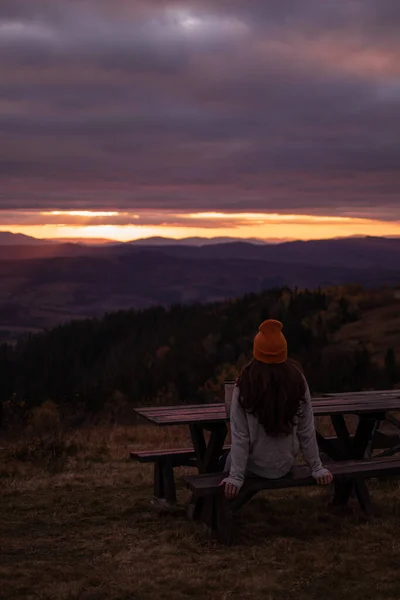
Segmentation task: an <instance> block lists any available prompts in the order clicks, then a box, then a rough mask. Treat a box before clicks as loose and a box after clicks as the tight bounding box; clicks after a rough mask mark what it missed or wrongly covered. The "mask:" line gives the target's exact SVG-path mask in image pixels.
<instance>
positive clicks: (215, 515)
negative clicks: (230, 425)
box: [185, 457, 400, 545]
mask: <svg viewBox="0 0 400 600" xmlns="http://www.w3.org/2000/svg"><path fill="white" fill-rule="evenodd" d="M329 468H330V470H331V472H332V475H333V476H334V484H335V485H336V486H337V485H340V484H350V485H354V483H355V482H356V483H357V484H358V485H360V483H364V482H365V480H366V479H370V478H372V477H380V476H382V475H384V476H386V477H388V476H395V475H399V474H400V458H398V457H384V458H373V459H372V460H366V461H355V460H352V461H341V462H335V463H331V464H330V465H329ZM227 476H228V473H207V474H205V475H195V476H192V477H185V481H186V483H187V485H188V487H189V489H190V490H191V491H192V492H193V494H194V496H195V497H196V498H197V499H200V500H202V506H201V513H200V519H201V521H202V522H203V523H205V525H206V526H207V528H208V529H209V531H210V533H211V534H212V535H213V536H215V537H216V538H217V540H218V541H220V542H221V543H223V544H227V545H230V544H231V543H232V541H233V539H234V533H235V530H234V518H233V517H234V513H235V512H236V511H237V510H238V509H239V508H241V507H242V506H243V505H244V504H246V503H247V502H249V500H251V499H252V498H253V496H254V495H255V494H257V492H260V491H264V490H278V489H282V488H291V487H300V486H309V485H316V481H315V479H314V478H313V477H312V476H311V473H310V471H309V469H308V468H307V467H305V466H295V467H293V469H292V470H291V472H290V473H289V474H288V475H286V476H285V477H281V478H280V479H264V478H262V477H248V478H247V479H246V481H245V483H244V485H243V487H242V488H241V490H240V492H239V495H238V496H237V497H236V498H235V499H234V500H226V499H225V496H224V489H223V487H221V485H220V484H221V482H222V480H223V479H224V478H225V477H227ZM357 496H358V500H359V502H360V505H361V508H362V509H363V511H364V512H365V513H366V514H367V515H368V516H372V515H373V507H372V504H371V501H370V498H369V495H365V494H359V493H357Z"/></svg>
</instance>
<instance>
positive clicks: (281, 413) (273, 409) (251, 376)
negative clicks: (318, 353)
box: [237, 359, 306, 436]
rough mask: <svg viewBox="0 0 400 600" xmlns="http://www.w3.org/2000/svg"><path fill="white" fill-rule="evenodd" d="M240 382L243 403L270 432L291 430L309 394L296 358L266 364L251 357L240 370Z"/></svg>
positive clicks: (238, 381) (267, 431)
mask: <svg viewBox="0 0 400 600" xmlns="http://www.w3.org/2000/svg"><path fill="white" fill-rule="evenodd" d="M237 385H238V386H239V389H240V398H239V403H240V405H241V406H242V408H243V409H244V410H245V411H246V412H249V413H252V414H253V415H255V416H256V417H257V419H258V421H259V422H260V423H261V425H262V426H263V427H264V429H265V431H266V433H267V434H269V435H273V436H279V435H289V434H290V433H291V431H292V429H293V424H294V418H295V417H296V415H297V414H298V412H299V409H300V405H301V404H302V402H304V399H305V394H306V382H305V379H304V375H303V371H302V369H301V367H300V365H299V364H298V363H297V362H295V361H294V360H291V359H287V360H286V361H285V362H284V363H281V364H266V363H262V362H260V361H258V360H256V359H252V360H251V361H250V363H249V364H248V365H247V366H245V367H244V369H243V370H242V372H241V373H240V375H239V377H238V380H237Z"/></svg>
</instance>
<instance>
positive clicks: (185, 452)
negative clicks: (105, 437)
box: [130, 444, 231, 462]
mask: <svg viewBox="0 0 400 600" xmlns="http://www.w3.org/2000/svg"><path fill="white" fill-rule="evenodd" d="M230 448H231V447H230V445H229V444H226V445H225V446H223V451H226V450H230ZM195 455H196V453H195V450H194V448H166V449H161V450H140V451H137V452H131V453H130V457H131V458H132V459H134V460H138V461H141V462H154V461H155V460H156V459H157V458H164V457H165V458H168V457H170V456H174V457H186V458H190V457H192V456H195Z"/></svg>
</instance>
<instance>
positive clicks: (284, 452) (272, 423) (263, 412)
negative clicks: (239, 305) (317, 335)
mask: <svg viewBox="0 0 400 600" xmlns="http://www.w3.org/2000/svg"><path fill="white" fill-rule="evenodd" d="M282 328H283V326H282V323H280V322H279V321H275V320H271V319H270V320H267V321H264V322H263V323H262V324H261V325H260V327H259V331H258V333H257V335H256V337H255V339H254V347H253V359H252V360H251V362H250V363H249V364H248V365H247V366H246V367H244V369H243V370H242V372H241V373H240V375H239V377H238V380H237V382H236V386H235V388H234V392H233V396H232V403H231V409H230V423H231V438H232V446H231V452H230V453H229V455H228V457H227V460H226V464H225V470H226V471H229V477H227V478H226V479H225V480H224V481H223V482H222V484H221V485H224V486H225V496H226V497H227V498H229V499H232V498H235V496H237V494H238V493H239V490H240V488H241V487H242V485H243V482H244V479H245V476H246V475H249V474H250V475H251V474H253V475H256V476H259V477H266V478H267V479H278V478H279V477H283V476H285V475H287V474H288V473H289V471H290V470H291V469H292V467H293V466H294V464H295V461H296V457H297V455H298V454H299V451H300V450H301V452H302V454H303V457H304V459H305V461H306V462H307V464H308V466H309V467H310V471H311V474H312V476H313V477H314V478H315V479H316V481H317V483H318V484H329V483H331V482H332V480H333V477H332V474H331V473H330V472H329V471H328V470H327V469H325V468H324V467H323V466H322V463H321V460H320V456H319V450H318V444H317V439H316V434H315V427H314V415H313V410H312V405H311V397H310V391H309V389H308V385H307V381H306V379H305V377H304V374H303V372H302V370H301V367H300V366H299V365H298V364H297V363H296V362H295V361H293V360H291V359H289V358H288V357H287V343H286V339H285V337H284V335H283V333H282Z"/></svg>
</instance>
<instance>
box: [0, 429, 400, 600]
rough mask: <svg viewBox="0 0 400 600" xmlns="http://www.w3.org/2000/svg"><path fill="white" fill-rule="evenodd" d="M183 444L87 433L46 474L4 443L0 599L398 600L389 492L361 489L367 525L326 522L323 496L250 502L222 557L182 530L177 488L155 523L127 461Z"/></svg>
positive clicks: (153, 435)
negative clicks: (372, 508)
mask: <svg viewBox="0 0 400 600" xmlns="http://www.w3.org/2000/svg"><path fill="white" fill-rule="evenodd" d="M64 441H65V443H68V442H69V441H71V440H69V438H65V440H64ZM186 442H188V439H187V431H186V429H179V428H170V429H165V430H159V429H156V428H154V427H145V426H142V427H140V426H139V427H130V428H122V427H120V428H118V427H115V428H109V429H107V428H103V429H94V428H93V429H90V430H86V431H81V432H79V433H78V434H75V435H74V436H73V443H74V446H75V452H72V453H70V454H68V456H67V458H66V460H65V461H64V462H63V465H62V468H60V469H59V470H58V471H57V472H55V471H54V470H51V469H50V471H49V469H48V463H47V462H46V460H44V457H43V456H41V455H40V453H39V454H36V455H34V456H33V457H32V456H30V458H29V460H27V459H25V458H24V460H22V458H21V456H18V455H16V454H15V448H16V442H13V441H9V442H6V441H4V442H0V446H2V451H1V462H0V477H1V483H2V494H1V500H0V502H1V506H0V539H1V552H2V556H1V562H0V580H1V583H2V585H1V587H0V598H2V599H3V598H4V599H7V600H22V599H24V600H103V599H104V600H106V599H107V600H150V599H151V600H153V599H157V600H158V599H163V598H168V599H173V600H183V599H189V598H199V599H205V600H207V599H218V600H224V599H225V600H230V599H239V598H243V599H246V598H254V599H261V598H262V599H263V600H265V599H267V600H272V599H273V600H281V599H282V600H283V599H284V598H285V599H287V598H294V599H296V600H303V599H304V600H305V599H307V600H311V599H320V598H324V600H330V599H336V598H337V599H342V598H351V599H352V600H361V599H362V600H372V599H373V600H383V599H384V600H397V599H398V598H399V597H400V578H399V574H398V573H399V559H400V537H399V535H398V532H399V514H400V504H399V500H400V490H399V487H398V483H397V482H391V483H387V482H381V483H379V484H374V485H373V487H374V490H373V496H374V499H375V500H376V503H377V505H378V508H379V510H380V512H381V515H382V516H381V517H380V518H379V519H377V520H375V521H374V522H373V523H365V522H364V521H363V520H362V519H361V518H360V516H359V515H358V513H357V511H355V512H354V513H353V512H351V513H349V514H348V515H346V516H340V517H339V516H338V515H335V514H333V513H332V512H330V510H329V508H327V491H326V490H320V489H317V488H313V489H305V490H299V491H298V490H291V491H280V492H274V493H270V494H268V495H260V496H259V497H258V498H256V499H255V500H253V502H252V503H250V504H249V505H247V507H246V508H245V509H244V510H243V512H242V514H241V516H240V523H239V537H238V544H237V545H236V546H234V547H232V548H225V547H221V546H219V545H218V544H216V543H214V542H212V541H210V540H208V539H207V537H206V536H205V533H204V531H203V530H202V529H201V527H199V526H198V525H196V524H192V523H189V522H188V521H187V520H186V519H185V515H184V509H183V504H184V502H185V499H186V498H187V492H186V490H185V489H184V487H183V486H182V485H180V487H179V506H178V508H176V509H175V510H172V511H170V512H168V513H165V514H159V513H157V512H156V511H155V510H154V509H153V508H152V507H151V505H150V504H149V499H150V497H151V493H152V470H151V466H148V465H138V464H133V463H131V462H130V461H129V460H128V458H127V457H128V455H129V451H130V450H131V449H134V448H143V447H148V448H150V447H160V446H165V447H168V446H175V445H177V444H179V445H180V444H182V443H183V444H185V443H186ZM18 443H19V444H20V446H21V442H18ZM178 476H179V474H178Z"/></svg>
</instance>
